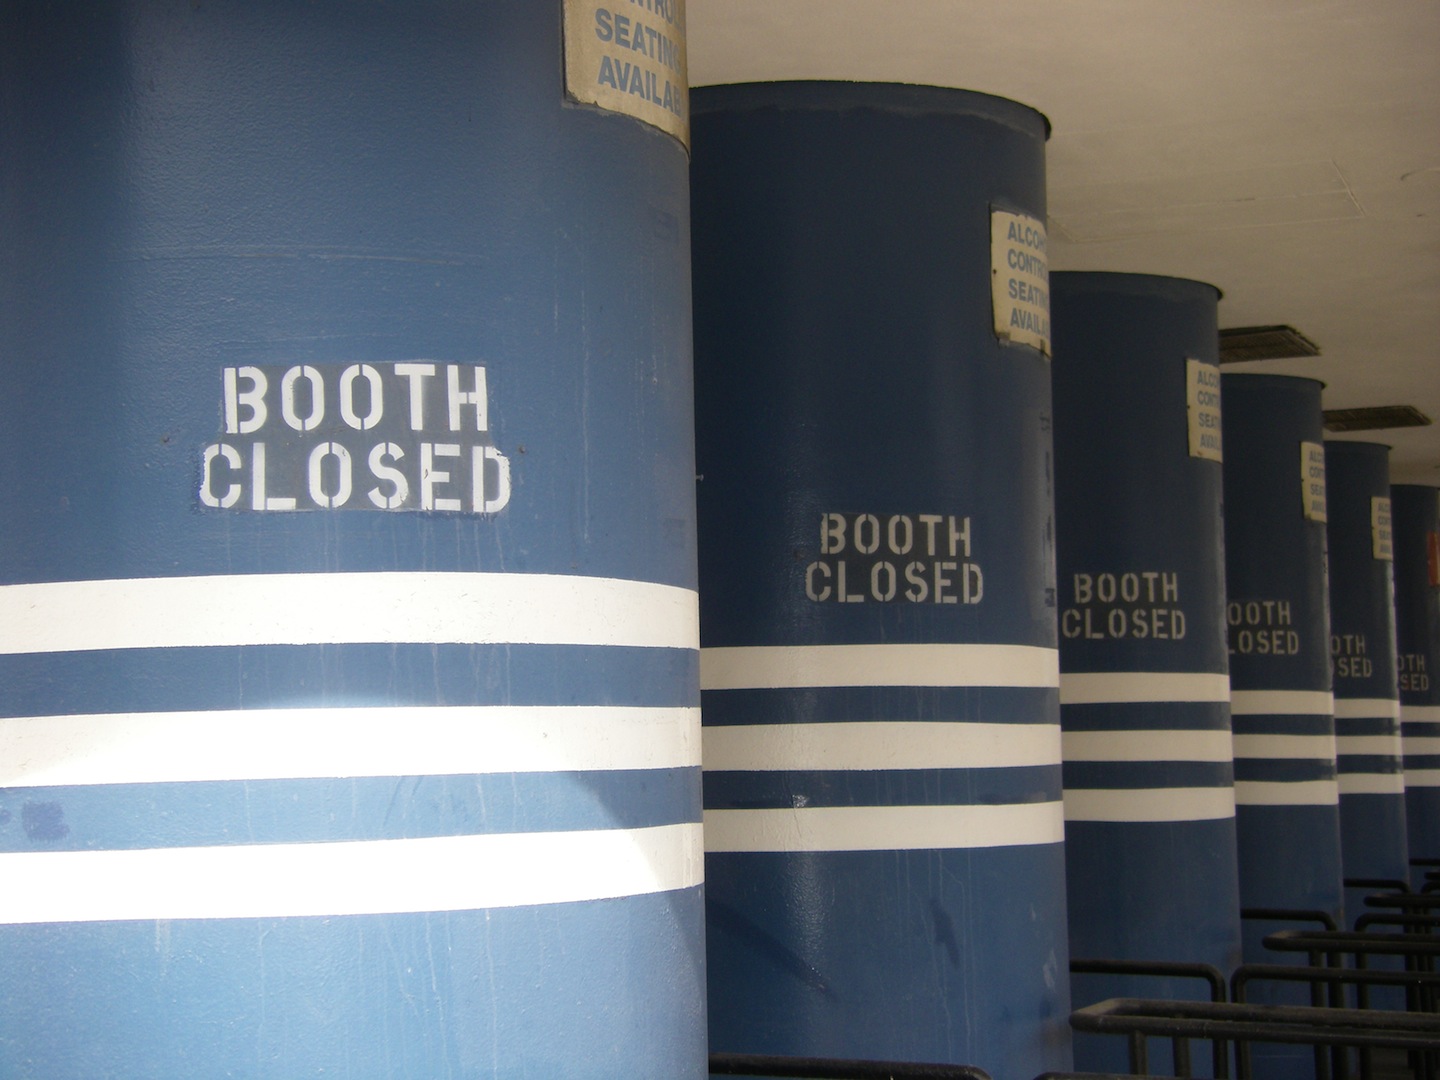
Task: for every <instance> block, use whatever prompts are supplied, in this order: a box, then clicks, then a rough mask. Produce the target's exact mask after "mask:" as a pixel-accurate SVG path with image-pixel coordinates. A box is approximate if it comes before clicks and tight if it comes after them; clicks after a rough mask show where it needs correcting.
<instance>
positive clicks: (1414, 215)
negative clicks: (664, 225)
mask: <svg viewBox="0 0 1440 1080" xmlns="http://www.w3.org/2000/svg"><path fill="white" fill-rule="evenodd" d="M687 15H688V21H689V54H690V56H689V59H690V81H691V83H692V84H693V85H696V86H701V85H705V84H708V83H725V82H746V81H750V80H760V79H858V80H879V81H896V82H916V83H933V84H936V85H940V86H956V87H963V88H965V89H970V90H982V91H985V92H987V93H992V94H999V95H1001V96H1003V97H1008V98H1013V99H1014V100H1016V101H1021V102H1024V103H1025V104H1027V105H1032V106H1034V107H1035V108H1037V109H1039V110H1040V111H1041V112H1043V113H1045V114H1046V115H1047V116H1048V117H1049V118H1050V121H1051V123H1052V125H1053V126H1054V134H1053V135H1052V137H1051V140H1050V144H1049V147H1048V150H1047V172H1048V186H1049V203H1050V230H1051V246H1050V253H1051V268H1052V269H1055V270H1122V271H1132V272H1137V273H1154V274H1172V275H1176V276H1179V277H1189V278H1198V279H1200V280H1202V281H1209V282H1211V283H1213V284H1215V285H1218V286H1219V287H1220V288H1221V289H1223V290H1224V293H1225V299H1224V300H1222V301H1221V304H1220V325H1221V326H1222V327H1230V326H1255V325H1269V324H1275V323H1288V324H1290V325H1291V326H1294V327H1296V328H1297V329H1298V330H1300V331H1301V332H1302V333H1304V334H1305V335H1306V336H1308V337H1309V338H1310V339H1311V340H1313V341H1315V342H1317V343H1318V344H1319V345H1320V347H1321V349H1322V353H1323V355H1321V356H1320V357H1318V358H1311V359H1306V360H1272V361H1264V362H1259V363H1254V364H1248V365H1233V366H1227V368H1226V370H1227V371H1243V370H1258V371H1266V372H1274V373H1277V374H1297V375H1311V376H1314V377H1316V378H1319V379H1322V380H1324V381H1325V383H1326V384H1327V388H1326V391H1325V399H1324V400H1325V407H1326V408H1349V407H1356V406H1367V405H1397V404H1406V405H1414V406H1415V407H1416V408H1418V409H1419V410H1420V411H1421V412H1423V413H1425V414H1426V415H1427V416H1429V417H1430V418H1431V419H1433V420H1436V421H1437V423H1436V424H1434V425H1432V426H1430V427H1426V428H1408V429H1396V430H1389V431H1379V432H1367V433H1363V434H1357V435H1355V436H1353V437H1355V438H1364V439H1369V440H1373V441H1378V442H1385V443H1389V444H1390V445H1391V446H1393V447H1394V452H1393V454H1392V456H1391V477H1392V479H1393V480H1395V481H1405V482H1422V483H1435V484H1440V344H1437V342H1440V3H1437V0H1004V2H1000V0H906V2H903V3H902V2H898V0H689V2H688V4H687Z"/></svg>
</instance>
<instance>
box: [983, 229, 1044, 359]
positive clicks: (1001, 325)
mask: <svg viewBox="0 0 1440 1080" xmlns="http://www.w3.org/2000/svg"><path fill="white" fill-rule="evenodd" d="M990 291H991V294H992V297H993V306H994V309H995V336H996V337H998V338H999V339H1000V340H1001V341H1013V342H1015V343H1016V344H1019V345H1029V346H1030V347H1031V348H1035V349H1039V350H1040V352H1041V353H1042V354H1043V355H1045V356H1049V355H1050V262H1049V256H1048V255H1047V253H1046V240H1045V222H1043V221H1041V220H1040V219H1039V218H1035V217H1031V216H1030V215H1028V214H1016V213H1012V212H1010V211H1009V210H999V209H995V208H993V207H992V208H991V211H990Z"/></svg>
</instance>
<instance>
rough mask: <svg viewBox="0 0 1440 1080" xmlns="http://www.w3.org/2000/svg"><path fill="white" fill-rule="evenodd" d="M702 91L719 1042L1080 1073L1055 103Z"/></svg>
mask: <svg viewBox="0 0 1440 1080" xmlns="http://www.w3.org/2000/svg"><path fill="white" fill-rule="evenodd" d="M694 100H695V110H696V114H695V158H694V168H693V173H692V176H693V200H694V221H695V226H694V227H695V316H696V320H695V325H696V339H695V340H696V403H697V459H698V461H697V470H698V473H699V483H698V492H699V498H698V502H699V514H700V566H701V595H702V599H701V633H702V643H703V646H704V647H703V649H702V654H701V657H702V658H701V675H702V687H703V690H702V697H703V705H704V717H705V719H704V723H705V729H704V730H705V765H706V771H705V834H706V835H705V842H706V848H707V855H706V875H707V881H706V906H707V917H708V946H709V958H710V983H709V985H710V1003H711V1013H710V1015H711V1024H710V1040H711V1046H712V1048H714V1049H716V1050H724V1051H735V1052H755V1053H795V1054H814V1055H823V1056H838V1057H868V1058H892V1059H906V1060H912V1061H915V1060H919V1061H948V1062H968V1063H971V1064H976V1065H979V1066H981V1067H983V1068H985V1069H986V1070H988V1071H990V1072H991V1073H992V1074H993V1075H995V1076H998V1077H1006V1078H1015V1080H1019V1078H1025V1080H1028V1078H1029V1077H1033V1076H1034V1075H1035V1074H1036V1073H1038V1072H1041V1071H1044V1070H1046V1069H1058V1068H1064V1067H1066V1066H1067V1065H1068V1063H1069V1060H1070V1053H1069V1033H1068V1027H1067V1022H1066V1021H1067V1016H1068V1012H1069V1008H1068V995H1067V992H1066V968H1067V960H1066V950H1065V888H1064V865H1063V853H1062V847H1061V839H1062V830H1063V817H1062V808H1061V801H1060V800H1061V790H1060V741H1059V735H1060V733H1059V726H1058V715H1057V709H1058V704H1057V697H1056V694H1057V691H1056V686H1057V683H1058V664H1057V659H1056V640H1055V612H1054V607H1053V603H1054V592H1053V585H1054V578H1053V561H1052V560H1053V554H1052V549H1051V546H1050V537H1051V534H1052V532H1051V530H1052V526H1051V514H1052V507H1051V493H1050V487H1049V476H1050V431H1049V426H1050V411H1049V410H1050V365H1049V362H1048V360H1047V358H1046V356H1045V354H1044V352H1043V351H1042V350H1045V349H1048V337H1049V307H1048V298H1047V296H1046V289H1047V286H1046V262H1045V246H1044V243H1045V241H1044V219H1045V199H1044V163H1043V154H1044V142H1045V136H1046V123H1045V120H1044V118H1043V117H1042V116H1040V115H1039V114H1038V113H1036V112H1034V111H1032V110H1030V109H1028V108H1025V107H1024V106H1021V105H1017V104H1015V103H1014V102H1010V101H1005V100H1002V99H998V98H993V97H988V96H985V95H981V94H974V93H968V92H964V91H956V90H944V89H938V88H935V87H922V86H898V85H889V84H849V83H845V84H826V83H789V84H786V83H779V84H763V85H762V84H756V85H746V86H717V87H702V88H700V89H698V90H697V91H696V92H695V99H694ZM1012 290H1013V291H1012ZM1022 293H1023V296H1021V295H1019V294H1022ZM997 327H999V331H998V333H997ZM1000 335H1003V337H1002V336H1000Z"/></svg>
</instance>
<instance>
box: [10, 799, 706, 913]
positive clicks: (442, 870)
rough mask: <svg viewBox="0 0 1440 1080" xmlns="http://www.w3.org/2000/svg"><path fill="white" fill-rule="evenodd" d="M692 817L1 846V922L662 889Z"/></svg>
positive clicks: (677, 882)
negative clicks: (37, 848)
mask: <svg viewBox="0 0 1440 1080" xmlns="http://www.w3.org/2000/svg"><path fill="white" fill-rule="evenodd" d="M702 843H703V840H702V837H701V832H700V826H699V825H696V824H684V825H660V826H656V827H653V828H647V829H602V830H592V831H581V832H549V833H493V834H487V835H481V836H435V837H425V838H423V839H415V840H364V841H351V842H345V843H319V844H240V845H235V846H233V847H200V848H151V849H145V850H140V851H42V852H29V851H27V852H18V853H12V854H5V855H0V880H3V881H5V883H6V885H5V888H4V889H0V923H34V922H99V921H104V920H111V919H146V920H149V919H256V918H278V917H284V916H313V915H373V914H382V913H390V912H408V911H415V912H419V911H464V910H471V909H478V908H497V907H520V906H526V905H532V904H560V903H571V902H574V901H581V900H602V899H609V898H613V897H622V896H638V895H642V894H646V893H657V892H668V891H670V890H672V889H684V888H689V887H691V886H694V885H698V884H700V882H701V881H702V880H703V876H704V869H703V866H704V860H703V854H702Z"/></svg>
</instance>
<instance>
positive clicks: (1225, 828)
mask: <svg viewBox="0 0 1440 1080" xmlns="http://www.w3.org/2000/svg"><path fill="white" fill-rule="evenodd" d="M1051 280H1052V284H1053V306H1054V315H1055V364H1054V371H1055V519H1056V535H1057V542H1056V562H1057V565H1058V568H1059V574H1058V578H1059V595H1060V671H1061V675H1060V703H1061V724H1062V727H1063V729H1064V753H1065V819H1066V820H1065V830H1066V842H1065V847H1066V876H1067V881H1068V885H1069V908H1070V950H1071V953H1072V955H1073V956H1076V957H1081V958H1094V959H1115V960H1122V959H1123V960H1178V961H1188V962H1198V963H1207V964H1212V965H1214V966H1215V967H1217V968H1219V969H1220V970H1221V971H1228V970H1229V969H1230V968H1231V967H1233V966H1234V965H1235V964H1236V963H1237V962H1238V960H1239V953H1240V926H1239V918H1240V916H1239V900H1238V894H1237V885H1236V849H1235V792H1234V772H1233V766H1232V748H1231V738H1230V709H1229V705H1230V682H1229V678H1228V676H1227V664H1226V660H1227V656H1226V649H1225V565H1224V553H1223V543H1222V536H1221V530H1222V514H1221V504H1220V495H1221V471H1222V465H1221V462H1222V458H1223V450H1222V441H1221V400H1220V368H1219V366H1218V361H1217V355H1216V354H1217V351H1218V339H1217V336H1216V304H1217V302H1218V300H1219V292H1218V290H1216V289H1215V287H1214V286H1212V285H1207V284H1205V283H1203V282H1198V281H1185V280H1181V279H1177V278H1168V277H1155V276H1150V275H1145V274H1108V273H1061V274H1056V275H1054V276H1053V278H1052V279H1051ZM1073 987H1074V990H1073V992H1074V997H1075V1001H1076V1003H1077V1005H1088V1004H1093V1003H1094V1002H1096V1001H1100V1000H1103V999H1105V998H1109V997H1117V996H1132V997H1146V996H1155V997H1196V996H1200V997H1202V998H1205V997H1206V992H1205V989H1204V987H1203V986H1202V985H1199V984H1196V983H1195V982H1194V981H1193V980H1178V979H1165V980H1156V979H1153V978H1145V979H1139V978H1122V977H1114V976H1096V975H1077V976H1076V977H1075V978H1074V980H1073ZM1076 1058H1077V1062H1078V1063H1079V1064H1080V1065H1081V1066H1082V1067H1084V1068H1087V1069H1092V1070H1113V1071H1121V1070H1123V1068H1124V1046H1123V1043H1122V1042H1121V1041H1118V1040H1114V1039H1101V1038H1087V1039H1077V1042H1076Z"/></svg>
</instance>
